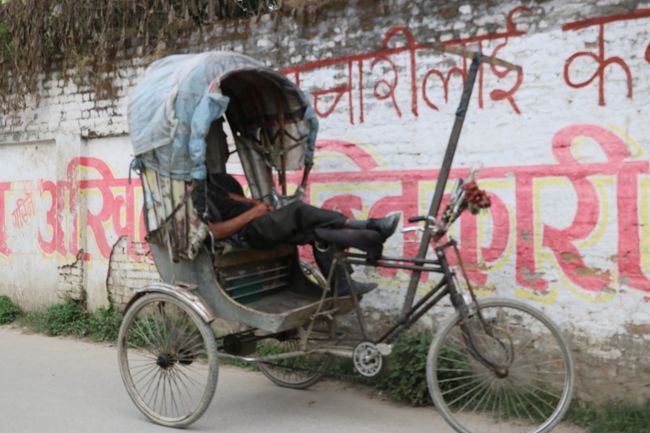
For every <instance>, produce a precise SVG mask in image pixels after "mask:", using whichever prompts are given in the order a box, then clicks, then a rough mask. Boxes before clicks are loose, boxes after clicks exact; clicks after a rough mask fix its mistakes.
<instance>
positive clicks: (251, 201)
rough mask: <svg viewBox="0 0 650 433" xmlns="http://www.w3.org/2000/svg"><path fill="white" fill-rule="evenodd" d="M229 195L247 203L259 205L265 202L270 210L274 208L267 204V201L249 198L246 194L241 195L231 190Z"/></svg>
mask: <svg viewBox="0 0 650 433" xmlns="http://www.w3.org/2000/svg"><path fill="white" fill-rule="evenodd" d="M228 197H230V198H231V199H233V200H235V201H238V202H241V203H246V204H252V205H258V204H260V203H261V204H264V205H265V206H266V208H267V209H268V210H272V209H271V206H270V205H267V204H266V203H264V202H262V201H259V200H254V199H252V198H248V197H244V196H241V195H239V194H235V193H232V192H229V193H228Z"/></svg>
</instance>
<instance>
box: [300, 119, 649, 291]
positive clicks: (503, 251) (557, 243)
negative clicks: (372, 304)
mask: <svg viewBox="0 0 650 433" xmlns="http://www.w3.org/2000/svg"><path fill="white" fill-rule="evenodd" d="M585 141H589V142H591V143H593V144H595V145H597V146H598V147H599V149H600V151H601V152H602V153H603V154H604V155H605V157H606V160H605V161H603V162H593V163H584V162H581V161H580V160H579V159H577V158H576V157H575V152H576V146H578V145H579V144H580V143H582V144H584V142H585ZM322 145H324V146H325V147H327V148H328V150H331V148H330V147H335V148H338V149H341V150H343V151H345V152H346V153H348V154H350V155H352V153H353V152H355V153H359V152H360V149H359V148H358V147H355V146H354V145H352V144H349V143H347V144H346V143H341V142H339V141H333V142H324V143H322ZM551 146H552V150H553V155H554V156H555V159H556V160H557V163H556V164H545V165H533V166H507V167H488V168H484V169H482V170H481V175H480V182H479V183H480V185H481V186H482V187H483V188H485V189H487V190H488V191H490V192H491V197H492V203H493V205H492V207H491V208H490V210H489V212H488V213H487V214H486V215H483V216H479V217H478V218H477V217H476V216H474V215H471V214H469V213H465V214H464V215H463V216H462V217H461V219H460V223H459V231H460V233H459V239H460V244H461V251H462V256H463V260H464V261H467V262H468V263H469V264H470V266H469V274H470V277H471V280H473V281H474V282H476V283H478V284H485V283H487V281H488V271H489V270H492V269H494V268H497V267H503V265H504V263H511V264H512V266H513V267H514V269H515V275H516V285H517V286H518V287H520V288H521V289H523V290H525V291H527V292H528V294H530V296H532V297H535V298H537V299H540V300H544V299H553V298H554V296H555V295H556V293H555V291H556V290H557V289H556V288H553V287H551V283H550V282H549V281H551V280H555V278H554V277H553V276H551V275H550V274H551V273H552V272H551V273H550V272H549V270H548V268H547V266H546V265H545V263H548V262H549V261H551V262H552V265H554V266H555V267H557V272H558V277H559V278H560V279H561V281H562V282H563V283H564V284H565V285H567V286H570V287H574V288H576V290H578V291H579V293H580V294H583V295H585V296H584V297H585V298H592V299H594V298H598V295H604V296H601V297H600V298H603V299H604V298H607V294H608V293H609V292H611V291H612V289H613V288H614V287H618V286H619V285H620V284H624V285H626V286H629V287H632V288H634V289H638V290H641V291H645V292H648V291H650V279H649V278H648V276H647V275H646V272H644V264H645V265H647V264H648V263H649V262H650V257H649V256H648V250H647V249H645V248H644V249H642V248H641V246H642V245H646V244H647V242H648V236H649V234H648V233H646V232H644V230H645V231H647V225H646V221H647V219H648V217H650V215H649V212H650V209H649V208H648V193H649V192H650V190H649V189H648V186H649V183H648V179H649V178H648V175H650V171H649V167H650V166H649V163H648V161H647V160H640V159H638V157H639V155H640V150H639V149H638V148H636V150H635V152H633V151H632V150H630V147H632V148H634V147H635V146H636V145H635V144H630V143H629V142H628V143H626V140H625V139H624V138H622V137H621V136H619V135H618V134H616V133H614V132H612V131H611V130H609V129H606V128H603V127H600V126H595V125H586V124H576V125H571V126H568V127H565V128H563V129H561V130H560V131H558V132H557V133H556V134H555V136H554V137H553V140H552V143H551ZM351 160H354V158H351ZM360 161H361V162H360V163H359V164H358V168H359V170H358V171H352V172H343V173H341V172H335V173H332V172H328V173H314V174H313V176H312V184H311V187H310V188H311V189H310V191H309V192H310V194H311V197H312V201H316V202H319V199H318V197H319V196H320V195H325V196H327V197H328V198H327V199H326V200H324V201H322V205H323V206H324V207H328V208H332V209H336V210H339V211H341V212H343V213H345V214H347V215H349V216H359V215H360V214H361V216H365V215H371V216H380V215H385V214H387V213H391V212H399V213H401V214H402V215H403V216H404V217H405V218H408V217H409V216H412V215H418V214H421V213H423V212H424V211H425V209H428V201H427V200H426V199H425V198H424V197H429V195H427V194H428V193H431V192H432V191H433V188H434V187H435V183H434V180H435V179H436V177H437V175H438V171H437V170H388V171H385V170H381V171H376V170H375V168H376V167H377V164H376V163H374V161H373V159H372V157H371V156H370V155H367V154H366V155H365V157H364V158H362V159H361V160H360ZM467 174H468V170H467V169H456V170H452V174H451V177H452V178H458V177H464V176H466V175H467ZM324 185H326V187H323V186H324ZM349 185H354V188H353V189H350V188H348V186H349ZM554 185H560V187H561V188H569V189H571V190H573V192H574V194H575V200H574V202H573V203H567V205H566V207H567V208H568V209H570V208H571V207H572V206H574V207H575V211H574V217H573V219H572V221H571V222H570V224H568V225H567V226H564V227H563V226H556V225H554V224H553V222H546V221H543V220H542V218H541V216H540V214H541V211H542V209H540V205H541V202H542V199H543V196H544V195H545V194H546V195H549V194H553V193H554V192H553V191H551V190H552V189H553V188H546V186H554ZM603 185H610V186H611V185H613V189H614V190H615V191H614V193H613V195H614V197H615V200H614V202H613V203H611V202H610V200H609V199H608V197H607V194H606V192H604V191H603V188H607V187H604V186H603ZM378 187H379V188H382V187H383V188H386V189H389V190H392V191H396V192H395V193H393V194H391V195H385V196H380V197H379V199H378V200H376V201H374V202H373V203H367V197H372V196H373V189H376V188H378ZM337 188H340V192H339V193H338V194H332V192H331V191H332V190H336V189H337ZM610 189H611V188H610ZM325 190H327V191H328V193H327V194H321V192H322V191H325ZM547 190H549V191H547ZM504 191H505V192H508V191H511V192H512V194H511V195H512V196H513V199H512V200H509V199H508V198H506V196H507V195H508V194H504ZM502 196H503V198H502ZM319 204H320V202H319ZM614 226H615V227H614ZM607 227H609V228H610V229H612V228H613V229H614V230H615V232H616V238H617V239H618V240H617V242H618V244H617V245H611V252H610V253H609V254H608V260H609V261H608V264H606V265H603V264H602V263H601V264H600V266H599V265H595V264H593V263H591V261H592V260H593V256H595V255H594V254H590V249H589V248H588V247H587V248H585V247H584V246H583V247H581V245H593V244H595V243H596V242H597V241H598V237H600V236H602V233H603V231H605V230H606V229H607ZM410 236H414V235H413V234H412V233H407V234H404V242H403V244H402V248H403V251H401V253H403V254H404V255H405V256H413V255H415V254H416V253H417V242H414V240H413V239H410V238H409V237H410ZM646 270H647V269H646ZM388 272H390V271H388Z"/></svg>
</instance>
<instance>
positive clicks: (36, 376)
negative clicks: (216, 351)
mask: <svg viewBox="0 0 650 433" xmlns="http://www.w3.org/2000/svg"><path fill="white" fill-rule="evenodd" d="M170 431H174V430H173V429H169V428H165V427H161V426H157V425H155V424H152V423H151V422H149V421H148V420H147V419H146V418H145V417H144V416H143V415H142V414H140V412H139V411H138V410H137V409H136V407H135V406H134V405H133V403H132V402H131V400H130V399H129V397H128V395H127V394H126V391H125V389H124V386H123V384H122V380H121V378H120V374H119V369H118V364H117V351H116V348H115V347H112V346H109V345H106V344H96V343H90V342H86V341H79V340H74V339H69V338H52V337H47V336H43V335H38V334H26V333H24V332H23V331H22V330H21V329H16V328H11V327H7V326H4V327H0V433H86V432H88V433H90V432H92V433H128V432H138V433H150V432H151V433H153V432H157V433H160V432H167V433H168V432H170ZM188 431H193V432H194V431H195V432H228V433H240V432H241V433H244V432H245V433H257V432H265V433H266V432H268V433H274V432H278V433H280V432H281V433H292V432H301V433H321V432H323V433H325V432H327V433H331V432H354V433H364V432H368V433H392V432H400V433H416V432H417V433H419V432H422V433H425V432H426V433H447V432H452V430H451V429H450V428H449V427H448V426H447V425H446V423H445V422H444V420H443V419H442V418H441V417H440V416H439V415H438V414H437V413H436V412H435V410H434V409H432V408H431V407H429V408H412V407H408V406H405V405H400V404H396V403H394V402H390V401H386V400H384V399H382V398H381V397H378V396H376V395H373V394H372V393H371V392H369V391H367V390H364V389H359V388H356V387H353V386H349V385H346V384H343V383H339V382H334V381H323V382H320V383H318V384H316V385H315V386H313V387H312V388H310V389H309V390H303V391H294V390H288V389H284V388H280V387H278V386H276V385H274V384H272V383H271V382H269V381H268V380H267V379H266V378H265V377H264V376H263V375H262V374H260V373H255V372H250V371H246V370H243V369H240V368H237V367H232V366H221V368H220V370H219V382H218V385H217V391H216V394H215V398H214V400H213V401H212V405H211V406H210V408H208V410H207V412H206V413H205V415H203V417H202V418H201V419H199V421H197V422H196V423H195V424H193V425H192V426H190V428H189V429H188ZM554 432H558V433H560V432H564V433H568V432H579V430H577V429H574V428H562V429H556V430H555V431H554Z"/></svg>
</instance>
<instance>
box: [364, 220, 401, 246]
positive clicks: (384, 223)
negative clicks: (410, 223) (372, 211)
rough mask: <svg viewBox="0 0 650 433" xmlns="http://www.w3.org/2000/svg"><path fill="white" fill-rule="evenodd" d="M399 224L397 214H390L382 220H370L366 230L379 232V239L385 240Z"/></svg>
mask: <svg viewBox="0 0 650 433" xmlns="http://www.w3.org/2000/svg"><path fill="white" fill-rule="evenodd" d="M397 224H399V214H396V213H395V214H392V215H391V216H387V217H384V218H370V219H369V220H368V228H369V229H372V230H375V231H377V232H379V234H380V235H381V237H382V238H383V239H384V240H386V239H388V238H389V237H391V235H392V234H393V233H395V230H397Z"/></svg>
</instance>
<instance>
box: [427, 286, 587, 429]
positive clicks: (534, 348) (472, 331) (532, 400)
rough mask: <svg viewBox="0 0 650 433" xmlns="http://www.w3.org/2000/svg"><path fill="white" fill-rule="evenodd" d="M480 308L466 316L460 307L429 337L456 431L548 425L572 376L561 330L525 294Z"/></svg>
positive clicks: (435, 389) (433, 379) (438, 395)
mask: <svg viewBox="0 0 650 433" xmlns="http://www.w3.org/2000/svg"><path fill="white" fill-rule="evenodd" d="M479 309H480V311H481V314H482V317H483V320H481V319H480V318H479V315H478V314H477V312H476V309H474V311H471V312H470V314H469V316H468V317H467V319H466V320H465V321H464V322H463V320H462V319H461V317H460V316H459V314H458V313H455V314H454V316H453V317H452V318H451V319H450V320H448V321H447V322H446V323H444V324H443V325H442V326H441V327H440V329H439V330H438V332H437V333H436V336H435V338H434V340H433V342H432V343H431V346H430V348H429V354H428V358H427V367H426V372H427V384H428V387H429V392H430V394H431V398H432V399H433V402H434V404H435V406H436V408H437V409H438V411H439V412H440V414H441V415H442V417H443V418H445V420H446V421H447V422H448V423H449V424H450V425H451V426H452V427H453V428H454V430H456V431H457V432H459V433H477V432H481V433H491V432H501V431H504V430H507V431H509V432H513V433H516V432H519V433H546V432H549V431H551V430H552V429H553V427H555V425H556V424H557V423H559V422H560V420H561V419H562V417H563V416H564V414H565V412H566V410H567V409H568V407H569V404H570V403H571V396H572V394H573V387H574V383H575V371H574V363H573V358H572V356H571V352H570V350H569V346H568V344H567V343H566V341H565V339H564V337H563V336H562V334H561V333H560V331H559V329H558V328H557V326H556V325H555V324H554V323H553V322H552V321H551V319H549V318H548V317H547V316H546V315H545V314H544V313H542V312H541V311H539V310H537V309H535V308H532V307H530V306H529V305H526V304H524V303H522V302H518V301H514V300H510V299H489V300H486V301H483V302H479ZM463 323H464V324H465V326H461V324H463ZM468 335H471V341H472V342H473V344H468V340H470V339H469V338H468ZM477 353H478V354H480V355H477ZM480 357H483V360H481V359H480ZM485 360H487V361H488V362H485ZM482 361H483V362H482Z"/></svg>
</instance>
